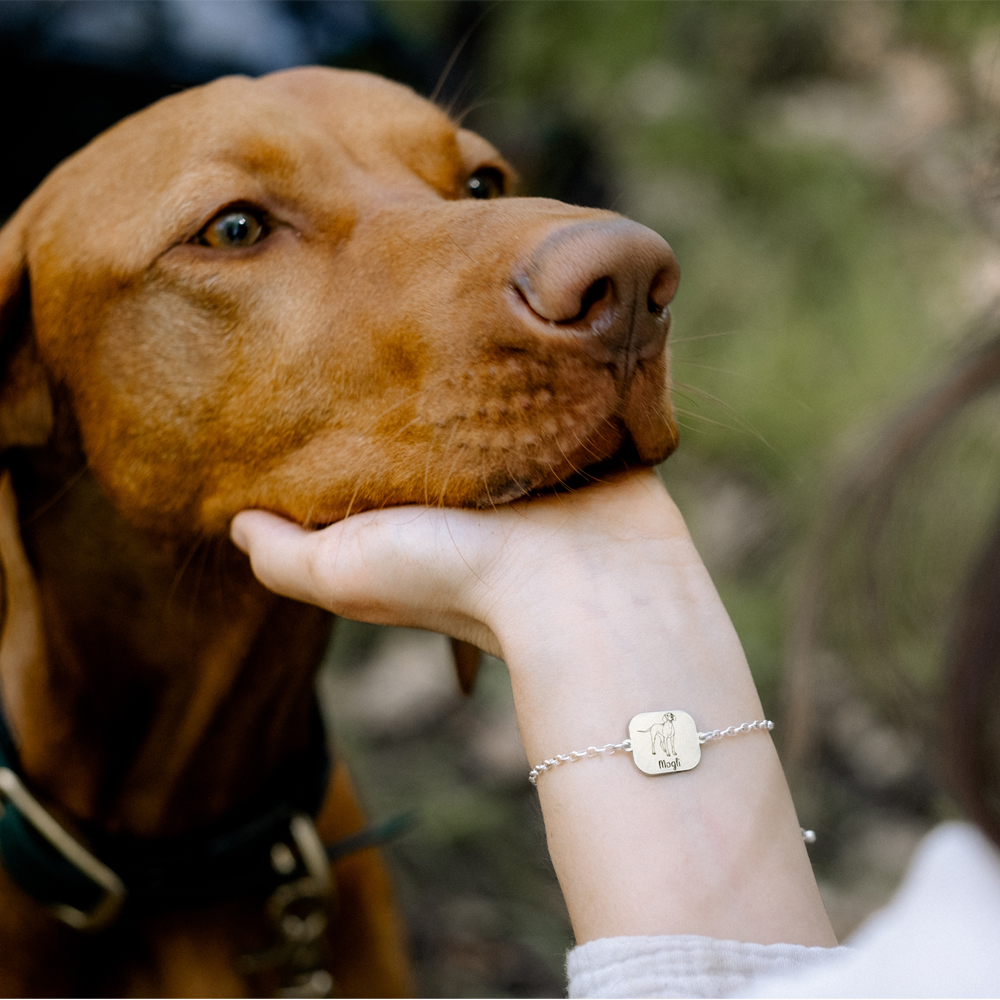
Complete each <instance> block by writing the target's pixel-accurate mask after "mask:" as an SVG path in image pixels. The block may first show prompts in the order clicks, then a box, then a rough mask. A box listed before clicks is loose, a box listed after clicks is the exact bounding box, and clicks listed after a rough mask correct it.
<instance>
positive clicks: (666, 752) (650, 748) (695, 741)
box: [528, 709, 816, 844]
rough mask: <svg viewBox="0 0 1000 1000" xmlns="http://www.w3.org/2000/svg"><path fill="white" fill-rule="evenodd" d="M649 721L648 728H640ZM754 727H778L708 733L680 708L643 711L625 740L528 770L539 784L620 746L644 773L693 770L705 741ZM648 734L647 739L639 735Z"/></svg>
mask: <svg viewBox="0 0 1000 1000" xmlns="http://www.w3.org/2000/svg"><path fill="white" fill-rule="evenodd" d="M644 724H646V728H645V729H643V728H640V727H642V726H643V725H644ZM754 729H763V730H770V729H774V723H773V722H771V720H770V719H758V720H757V721H756V722H744V723H743V724H742V725H739V726H729V727H728V728H727V729H713V730H711V731H710V732H707V733H699V732H698V727H697V726H695V724H694V719H692V718H691V716H690V715H688V714H687V712H681V711H678V710H676V709H674V710H671V711H668V712H642V713H640V714H639V715H636V716H633V717H632V719H631V720H630V721H629V724H628V735H629V738H628V739H627V740H622V741H621V743H605V744H604V746H602V747H587V749H586V750H571V751H570V752H569V753H561V754H557V755H556V756H555V757H551V758H550V759H549V760H543V761H542V762H541V764H537V765H536V766H535V767H533V768H532V769H531V770H530V771H529V772H528V781H530V782H531V783H532V784H533V785H537V784H538V776H539V775H540V774H541V773H542V772H543V771H548V770H549V768H552V767H558V766H559V765H560V764H572V763H573V762H574V761H576V760H583V758H584V757H596V756H597V755H598V754H601V753H606V754H614V753H617V752H618V751H619V750H624V751H625V753H630V754H632V760H633V761H634V762H635V766H636V767H638V768H639V770H640V771H642V772H643V773H644V774H673V773H674V772H676V771H690V770H691V768H692V767H697V765H698V762H699V761H700V760H701V747H702V744H704V743H707V742H708V741H709V740H721V739H722V738H723V737H724V736H736V735H737V734H738V733H749V732H752V731H753V730H754ZM643 735H645V736H646V739H640V738H639V737H641V736H643ZM799 830H800V831H801V832H802V839H803V840H804V841H805V842H806V843H807V844H815V843H816V833H815V832H814V831H813V830H806V829H804V828H803V827H799Z"/></svg>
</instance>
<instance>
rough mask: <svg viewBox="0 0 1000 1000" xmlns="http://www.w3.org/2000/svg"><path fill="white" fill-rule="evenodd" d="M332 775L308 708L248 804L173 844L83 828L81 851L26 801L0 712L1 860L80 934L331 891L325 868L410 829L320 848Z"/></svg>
mask: <svg viewBox="0 0 1000 1000" xmlns="http://www.w3.org/2000/svg"><path fill="white" fill-rule="evenodd" d="M329 774H330V757H329V754H328V751H327V743H326V734H325V732H324V728H323V723H322V719H321V716H320V713H319V708H318V706H316V705H315V704H314V708H313V719H312V724H311V726H310V740H309V745H308V746H307V748H306V749H305V751H303V752H302V753H300V754H298V755H296V756H295V757H294V758H292V759H290V760H289V761H288V762H287V763H286V764H285V765H283V766H282V767H281V769H280V770H279V771H278V773H277V774H275V775H274V777H273V778H272V779H271V780H270V781H269V782H268V784H267V785H266V787H265V788H264V789H262V790H261V791H260V793H258V795H256V796H255V797H254V799H253V800H252V801H250V802H248V803H246V804H245V805H242V806H240V807H239V808H237V809H235V810H233V811H232V812H230V813H229V814H228V815H226V816H224V817H223V818H221V819H220V820H218V821H216V822H213V823H211V824H208V825H206V826H204V827H203V828H201V829H198V830H195V831H192V832H191V833H188V834H183V835H181V836H178V837H170V838H139V837H134V836H126V835H110V834H108V833H106V832H105V831H103V830H101V829H99V828H97V827H96V826H92V825H90V824H82V825H81V827H80V832H81V834H82V835H83V837H84V838H85V839H86V843H87V846H86V847H85V846H84V844H83V843H81V842H80V840H78V839H77V838H76V837H75V836H73V835H72V834H70V833H69V832H67V831H66V830H65V829H64V828H63V827H62V826H61V824H59V823H58V821H57V820H56V819H55V818H54V817H53V816H51V814H50V813H49V812H48V811H47V810H46V809H45V808H44V807H43V806H42V805H41V804H40V803H39V802H38V800H37V799H36V798H35V796H34V795H33V794H32V792H31V790H30V788H29V786H28V783H27V782H26V781H25V779H24V777H23V774H22V772H21V767H20V760H19V755H18V752H17V748H16V746H15V744H14V740H13V738H12V735H11V732H10V729H9V727H8V725H7V723H6V720H5V719H4V714H3V707H2V705H0V809H2V815H0V862H2V864H3V866H4V868H5V869H6V871H7V873H8V874H9V875H10V877H11V879H12V880H13V881H14V882H16V883H17V884H18V885H19V886H20V887H21V888H22V889H23V890H24V891H25V892H26V893H28V895H30V896H31V897H33V898H34V899H35V900H37V901H38V902H39V903H41V904H43V905H44V906H47V907H48V908H49V909H51V910H52V911H53V912H54V913H55V915H56V916H57V917H59V919H61V920H62V921H63V922H64V923H67V924H69V925H70V926H72V927H75V928H77V929H79V930H90V929H95V930H96V929H100V928H101V927H105V926H107V925H108V924H110V923H112V922H113V921H114V920H115V919H116V918H117V916H118V915H119V913H120V912H121V910H122V909H123V908H125V907H127V908H128V909H129V910H134V911H137V910H147V911H148V910H159V909H168V908H173V907H181V906H191V905H198V904H204V903H209V902H212V901H215V900H220V899H224V898H229V897H233V896H238V895H242V894H247V893H268V892H272V891H274V890H275V889H276V888H277V887H278V886H280V885H283V884H286V883H291V882H295V881H297V880H300V879H303V878H311V879H312V880H313V881H314V882H315V883H316V884H317V885H321V886H327V885H329V872H328V868H327V865H328V862H329V860H336V859H337V858H339V857H342V856H344V855H345V854H348V853H352V852H353V851H355V850H361V849H362V848H364V847H369V846H373V845H375V844H378V843H382V842H384V841H385V840H388V839H390V838H391V837H392V836H395V835H396V834H397V833H399V832H402V829H403V828H405V826H406V825H408V823H407V822H406V821H405V820H404V821H400V820H393V821H390V823H388V824H383V825H382V826H380V827H377V828H369V829H366V830H363V831H361V833H359V834H354V835H353V836H352V837H349V838H347V840H345V841H341V842H340V843H338V844H334V845H332V846H330V847H324V845H323V844H322V843H321V841H320V839H319V836H318V835H317V833H316V828H315V826H314V825H313V817H315V815H316V814H317V812H318V810H319V807H320V805H321V803H322V799H323V795H324V793H325V791H326V786H327V781H328V778H329Z"/></svg>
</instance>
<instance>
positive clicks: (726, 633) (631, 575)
mask: <svg viewBox="0 0 1000 1000" xmlns="http://www.w3.org/2000/svg"><path fill="white" fill-rule="evenodd" d="M686 545H687V546H688V547H689V550H688V551H679V547H678V546H670V547H667V548H665V549H664V550H663V551H661V552H660V553H658V554H651V553H650V552H649V551H648V550H647V552H646V555H645V559H644V561H643V563H642V564H641V565H642V567H643V568H642V569H641V571H640V570H638V569H635V568H633V569H632V571H631V572H629V571H628V570H629V568H628V567H619V568H618V569H617V570H616V571H615V572H608V571H607V567H604V568H603V570H602V571H600V572H596V573H591V574H589V575H587V576H582V575H581V576H578V579H579V578H584V579H591V580H593V581H594V583H593V586H592V587H589V588H587V589H586V593H584V594H581V593H580V591H581V588H580V587H579V586H576V587H572V588H571V587H559V586H558V581H553V580H542V581H539V582H538V583H537V585H536V586H535V587H534V588H530V589H529V588H525V590H524V600H523V601H520V602H518V606H517V607H515V606H514V605H513V603H512V602H509V603H507V604H506V607H507V609H508V611H509V613H508V614H506V615H505V616H504V617H503V618H502V620H499V621H495V622H493V623H492V628H493V630H494V632H495V633H496V635H497V637H498V639H499V641H500V643H501V645H502V647H503V651H504V654H505V657H506V660H507V665H508V667H509V669H510V673H511V681H512V685H513V689H514V696H515V702H516V705H517V710H518V718H519V723H520V725H521V732H522V737H523V739H524V743H525V748H526V750H527V752H528V754H529V757H530V758H531V759H532V761H534V759H535V757H537V758H538V759H539V760H541V759H543V758H545V757H548V756H552V755H553V754H556V753H565V752H568V751H569V750H577V749H582V748H585V747H587V746H590V745H594V744H603V743H607V742H617V741H620V740H621V739H623V738H624V735H625V727H626V726H627V724H628V720H629V719H630V718H631V717H632V716H633V715H636V714H637V713H639V712H645V711H658V710H660V709H670V708H674V709H683V710H684V711H686V712H688V713H690V714H691V715H692V716H693V717H694V719H695V721H696V722H697V724H698V726H699V728H701V729H702V730H708V729H714V728H724V727H726V726H729V725H734V724H738V723H741V722H744V721H749V720H752V719H756V718H761V717H762V715H761V707H760V701H759V698H758V696H757V692H756V689H755V687H754V684H753V679H752V677H751V674H750V670H749V667H748V665H747V661H746V657H745V656H744V654H743V650H742V647H741V645H740V642H739V639H738V637H737V635H736V633H735V630H734V629H733V626H732V624H731V622H730V620H729V617H728V615H727V614H726V612H725V609H724V608H723V606H722V603H721V601H720V599H719V597H718V594H717V592H716V591H715V588H714V586H713V585H712V582H711V579H710V578H709V576H708V573H707V571H706V570H705V568H704V566H703V565H702V564H701V561H700V559H698V557H697V553H696V552H695V551H694V548H693V546H692V545H691V544H690V542H689V541H688V542H686ZM572 568H573V571H574V573H579V574H582V573H584V572H585V571H586V570H587V569H592V567H588V566H586V565H574V566H573V567H572ZM563 594H570V595H572V596H571V597H570V598H566V597H563V596H562V595H563Z"/></svg>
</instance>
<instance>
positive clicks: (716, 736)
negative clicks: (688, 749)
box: [698, 719, 774, 743]
mask: <svg viewBox="0 0 1000 1000" xmlns="http://www.w3.org/2000/svg"><path fill="white" fill-rule="evenodd" d="M753 729H774V723H773V722H772V721H771V720H770V719H759V720H758V721H757V722H744V723H743V725H741V726H730V727H729V728H728V729H713V730H712V731H711V732H710V733H699V734H698V742H699V743H707V742H708V741H709V740H721V739H722V737H723V736H736V735H737V733H749V732H750V731H751V730H753Z"/></svg>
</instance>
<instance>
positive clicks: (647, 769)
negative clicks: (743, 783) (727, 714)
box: [528, 709, 774, 785]
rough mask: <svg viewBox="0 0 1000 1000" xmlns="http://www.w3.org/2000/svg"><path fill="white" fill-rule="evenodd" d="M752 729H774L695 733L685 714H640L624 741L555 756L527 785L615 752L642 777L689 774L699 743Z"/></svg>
mask: <svg viewBox="0 0 1000 1000" xmlns="http://www.w3.org/2000/svg"><path fill="white" fill-rule="evenodd" d="M643 727H645V728H643ZM754 729H774V723H773V722H771V721H770V720H769V719H760V720H759V721H757V722H744V723H743V724H742V725H740V726H730V727H729V728H728V729H713V730H712V731H711V732H708V733H699V732H698V727H697V726H696V725H695V724H694V719H692V718H691V716H690V715H688V714H687V712H681V711H678V710H676V709H671V710H670V711H667V712H641V713H640V714H639V715H636V716H633V717H632V719H631V721H630V722H629V724H628V735H629V738H628V739H627V740H622V742H621V743H606V744H605V745H604V746H602V747H587V749H586V750H571V751H570V752H569V753H563V754H557V755H556V756H555V757H552V758H550V759H549V760H543V761H542V762H541V764H537V765H536V766H535V767H533V768H532V769H531V771H530V772H529V773H528V781H530V782H531V783H532V784H533V785H534V784H537V782H538V776H539V775H540V774H542V772H543V771H548V770H549V769H550V768H553V767H558V766H559V765H560V764H571V763H573V761H577V760H583V758H584V757H596V756H597V755H598V754H601V753H606V754H613V753H617V752H618V751H619V750H624V751H625V753H630V754H632V760H633V761H634V762H635V766H636V767H637V768H639V770H640V771H642V772H643V773H644V774H673V773H675V772H677V771H690V770H691V768H692V767H697V765H698V762H699V761H700V760H701V747H702V744H703V743H707V742H708V741H709V740H721V739H722V738H723V737H724V736H735V735H736V734H737V733H749V732H751V731H752V730H754Z"/></svg>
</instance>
